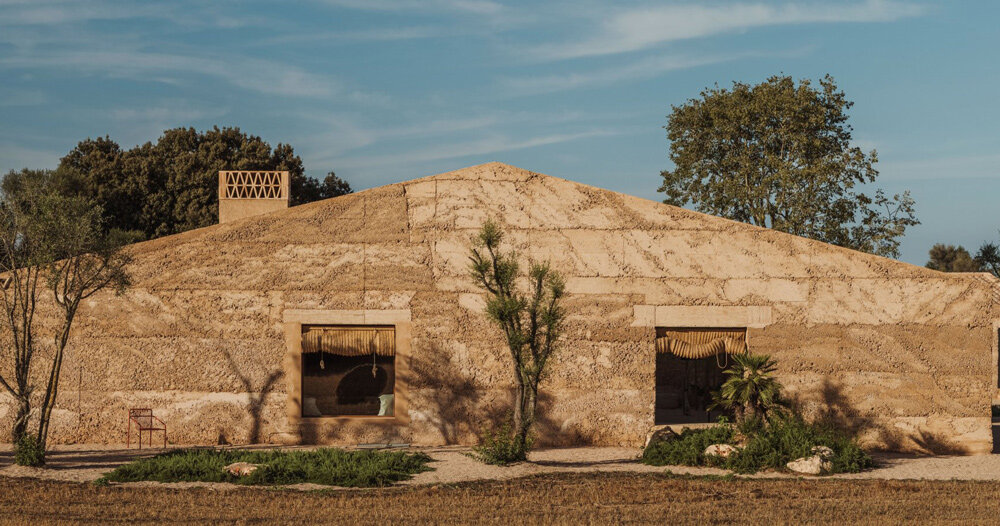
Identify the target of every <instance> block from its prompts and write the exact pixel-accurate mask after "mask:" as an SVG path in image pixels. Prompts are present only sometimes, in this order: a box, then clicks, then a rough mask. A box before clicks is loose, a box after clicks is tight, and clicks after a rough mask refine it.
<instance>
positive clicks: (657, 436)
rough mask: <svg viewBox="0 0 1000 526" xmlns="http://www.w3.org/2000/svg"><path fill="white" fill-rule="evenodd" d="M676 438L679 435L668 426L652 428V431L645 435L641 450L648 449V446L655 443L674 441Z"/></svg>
mask: <svg viewBox="0 0 1000 526" xmlns="http://www.w3.org/2000/svg"><path fill="white" fill-rule="evenodd" d="M678 436H679V435H678V434H677V433H675V432H674V430H673V429H670V428H669V427H668V426H654V427H653V429H651V430H650V431H649V433H648V434H647V435H646V445H644V446H643V449H645V448H647V447H649V446H650V444H653V443H655V442H663V441H665V442H669V441H671V440H674V439H676V438H677V437H678Z"/></svg>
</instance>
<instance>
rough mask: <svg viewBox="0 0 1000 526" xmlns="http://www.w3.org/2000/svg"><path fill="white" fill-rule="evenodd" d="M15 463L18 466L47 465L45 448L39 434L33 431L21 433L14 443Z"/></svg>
mask: <svg viewBox="0 0 1000 526" xmlns="http://www.w3.org/2000/svg"><path fill="white" fill-rule="evenodd" d="M14 463H15V464H17V465H18V466H31V467H40V466H44V465H45V448H44V447H42V443H41V442H40V441H39V440H38V436H36V435H33V434H31V433H25V434H23V435H21V438H20V439H19V440H18V441H17V443H16V444H14Z"/></svg>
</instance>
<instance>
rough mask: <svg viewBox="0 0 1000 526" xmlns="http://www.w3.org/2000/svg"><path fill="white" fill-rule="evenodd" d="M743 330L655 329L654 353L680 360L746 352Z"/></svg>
mask: <svg viewBox="0 0 1000 526" xmlns="http://www.w3.org/2000/svg"><path fill="white" fill-rule="evenodd" d="M746 350H747V344H746V330H745V329H657V331H656V352H657V353H669V354H673V355H674V356H678V357H680V358H708V357H709V356H717V355H719V354H741V353H744V352H746Z"/></svg>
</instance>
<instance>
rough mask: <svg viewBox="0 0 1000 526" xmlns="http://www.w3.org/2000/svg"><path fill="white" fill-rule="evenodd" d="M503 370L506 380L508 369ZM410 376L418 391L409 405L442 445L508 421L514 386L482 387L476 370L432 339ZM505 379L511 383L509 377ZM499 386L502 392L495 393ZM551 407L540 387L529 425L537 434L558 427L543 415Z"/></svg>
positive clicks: (547, 433) (475, 437)
mask: <svg viewBox="0 0 1000 526" xmlns="http://www.w3.org/2000/svg"><path fill="white" fill-rule="evenodd" d="M503 371H504V372H503V375H504V376H503V380H504V381H505V382H506V381H507V380H508V379H509V373H508V369H507V368H504V370H503ZM410 378H411V381H410V382H409V384H410V388H411V389H414V390H419V391H420V392H421V396H420V398H419V400H411V402H410V407H411V408H414V409H417V410H419V411H420V412H422V413H424V414H425V415H427V417H428V421H429V422H430V423H431V424H432V425H433V426H434V428H435V429H436V430H437V432H438V433H440V435H441V438H442V440H443V441H444V443H445V444H449V445H451V444H468V443H476V442H477V441H478V440H479V438H480V437H481V436H482V435H483V434H484V433H485V432H488V431H494V430H496V429H499V428H500V426H501V425H503V424H504V423H505V422H509V421H510V419H511V415H512V414H513V407H514V389H513V387H510V388H506V389H499V390H492V391H491V390H486V389H483V386H481V385H480V384H478V383H477V381H476V378H475V372H474V369H473V368H470V367H463V366H462V365H461V364H460V363H456V362H455V361H454V360H452V353H451V352H449V351H448V350H447V349H445V348H443V347H441V345H440V344H438V343H436V342H435V343H431V344H430V345H428V346H427V347H426V348H425V349H421V352H420V354H419V358H417V357H415V358H414V360H413V361H412V362H411V365H410ZM509 381H510V383H513V380H512V379H510V380H509ZM497 391H500V392H502V393H503V394H502V395H500V396H494V394H495V393H496V392H497ZM415 405H418V407H414V406H415ZM551 406H552V397H551V396H549V395H547V394H545V392H544V391H542V392H539V393H538V405H537V409H536V412H535V415H536V416H535V426H534V428H533V432H534V433H535V434H536V435H538V436H539V437H549V436H552V435H553V433H554V432H555V433H558V431H559V426H558V425H557V424H556V423H554V422H552V421H551V420H549V419H548V418H547V415H548V413H549V409H550V408H551ZM540 442H541V443H548V441H546V440H541V441H540Z"/></svg>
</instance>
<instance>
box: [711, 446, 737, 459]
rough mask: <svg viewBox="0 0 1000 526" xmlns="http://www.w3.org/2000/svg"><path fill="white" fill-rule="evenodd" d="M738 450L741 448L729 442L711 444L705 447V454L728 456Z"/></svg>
mask: <svg viewBox="0 0 1000 526" xmlns="http://www.w3.org/2000/svg"><path fill="white" fill-rule="evenodd" d="M737 451H739V448H737V447H736V446H732V445H729V444H712V445H711V446H708V447H707V448H705V456H706V457H707V456H715V457H722V458H728V457H729V456H730V455H732V454H733V453H736V452H737Z"/></svg>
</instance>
